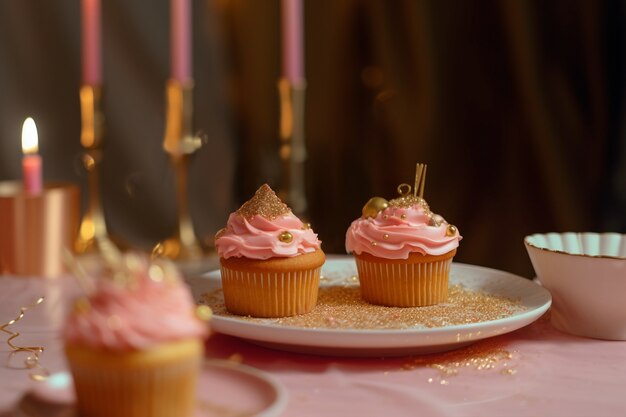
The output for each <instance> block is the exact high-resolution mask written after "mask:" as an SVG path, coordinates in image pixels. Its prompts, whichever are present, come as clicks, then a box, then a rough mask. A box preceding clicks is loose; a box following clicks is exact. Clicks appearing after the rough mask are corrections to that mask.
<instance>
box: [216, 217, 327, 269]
mask: <svg viewBox="0 0 626 417" xmlns="http://www.w3.org/2000/svg"><path fill="white" fill-rule="evenodd" d="M284 232H288V233H290V234H291V236H292V238H291V241H289V242H286V241H282V240H281V239H280V235H281V234H282V233H284ZM320 244H321V242H320V240H319V239H318V238H317V234H315V232H313V230H311V229H310V228H309V227H307V226H305V225H304V223H302V221H301V220H300V219H299V218H298V217H296V216H295V215H294V214H293V213H291V212H288V213H286V214H282V215H279V216H277V217H276V218H274V219H271V220H270V219H268V218H266V217H263V216H262V215H259V214H257V215H255V216H252V217H250V218H246V217H245V216H242V215H240V214H239V213H237V212H235V213H232V214H231V215H230V216H229V217H228V222H227V224H226V228H224V229H223V230H222V231H221V232H220V233H218V237H217V239H216V240H215V246H216V247H217V253H218V254H219V256H220V257H222V258H224V259H227V258H231V257H245V258H249V259H269V258H274V257H291V256H296V255H300V254H303V253H310V252H315V251H316V250H318V249H319V248H320Z"/></svg>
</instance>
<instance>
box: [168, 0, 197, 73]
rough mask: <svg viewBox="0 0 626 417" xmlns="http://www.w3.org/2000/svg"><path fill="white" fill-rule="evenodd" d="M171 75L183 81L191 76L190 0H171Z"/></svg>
mask: <svg viewBox="0 0 626 417" xmlns="http://www.w3.org/2000/svg"><path fill="white" fill-rule="evenodd" d="M170 8H171V10H170V26H171V27H170V36H171V48H172V50H171V53H170V58H171V60H172V62H171V71H172V73H171V77H172V78H173V79H175V80H177V81H180V82H181V83H185V82H189V81H191V79H192V76H191V4H190V0H171V3H170Z"/></svg>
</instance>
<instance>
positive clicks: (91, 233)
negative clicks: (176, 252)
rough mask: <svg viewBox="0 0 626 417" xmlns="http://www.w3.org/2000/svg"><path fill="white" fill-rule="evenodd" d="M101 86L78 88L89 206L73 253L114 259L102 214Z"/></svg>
mask: <svg viewBox="0 0 626 417" xmlns="http://www.w3.org/2000/svg"><path fill="white" fill-rule="evenodd" d="M101 98H102V90H101V88H100V86H94V85H83V86H82V87H81V89H80V113H81V123H82V128H81V133H80V143H81V145H82V146H83V148H84V149H85V152H84V154H83V156H82V162H83V166H84V167H85V170H86V171H87V181H88V203H87V208H86V210H85V214H84V215H83V218H82V220H81V223H80V228H79V232H78V237H77V238H76V241H75V242H74V250H75V251H76V253H78V254H85V253H99V254H101V255H103V256H105V257H116V256H118V255H119V253H118V252H119V251H118V249H117V247H116V246H115V244H113V242H112V241H111V239H110V238H109V235H108V232H107V227H106V221H105V219H104V214H103V211H102V202H101V195H100V163H101V162H102V143H103V133H104V114H103V112H102V108H101Z"/></svg>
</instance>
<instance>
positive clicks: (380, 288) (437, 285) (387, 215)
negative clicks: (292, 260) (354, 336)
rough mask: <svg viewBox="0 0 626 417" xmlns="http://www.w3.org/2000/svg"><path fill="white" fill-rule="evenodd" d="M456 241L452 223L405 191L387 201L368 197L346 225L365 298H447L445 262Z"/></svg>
mask: <svg viewBox="0 0 626 417" xmlns="http://www.w3.org/2000/svg"><path fill="white" fill-rule="evenodd" d="M404 186H405V187H407V188H406V189H405V190H408V191H410V189H411V187H410V186H408V185H406V184H405V185H404ZM401 187H402V186H400V187H398V191H399V192H400V191H401ZM460 240H461V236H460V235H459V232H458V230H457V228H456V227H455V226H453V225H451V224H448V223H447V222H446V221H445V220H444V219H443V218H442V217H441V216H440V215H438V214H434V213H433V212H431V211H430V208H429V207H428V204H427V203H426V201H425V200H424V199H423V198H421V197H418V196H416V195H414V194H409V192H405V193H404V194H403V195H402V196H401V197H399V198H396V199H394V200H391V201H387V200H385V199H383V198H380V197H374V198H372V199H370V201H368V203H367V204H366V205H365V207H363V215H362V216H361V217H360V218H359V219H357V220H355V221H354V222H352V224H351V225H350V228H349V229H348V232H347V234H346V250H347V251H348V252H349V253H353V254H354V255H355V257H356V263H357V269H358V271H359V281H360V287H361V296H362V297H363V299H364V300H365V301H368V302H370V303H372V304H379V305H385V306H395V307H417V306H426V305H432V304H438V303H441V302H443V301H445V300H446V299H447V298H448V275H449V271H450V264H451V263H452V258H453V257H454V255H455V254H456V249H457V247H458V246H459V241H460Z"/></svg>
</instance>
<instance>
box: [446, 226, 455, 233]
mask: <svg viewBox="0 0 626 417" xmlns="http://www.w3.org/2000/svg"><path fill="white" fill-rule="evenodd" d="M446 236H456V226H453V225H451V224H449V225H448V228H447V229H446Z"/></svg>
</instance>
